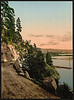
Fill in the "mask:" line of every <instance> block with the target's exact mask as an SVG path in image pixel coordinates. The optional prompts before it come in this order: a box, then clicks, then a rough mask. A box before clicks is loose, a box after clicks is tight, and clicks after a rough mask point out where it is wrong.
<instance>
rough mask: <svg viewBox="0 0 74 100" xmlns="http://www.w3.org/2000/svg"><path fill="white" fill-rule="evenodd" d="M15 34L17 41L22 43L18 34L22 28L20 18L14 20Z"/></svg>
mask: <svg viewBox="0 0 74 100" xmlns="http://www.w3.org/2000/svg"><path fill="white" fill-rule="evenodd" d="M16 30H17V31H16V34H17V40H18V41H22V36H21V34H20V32H21V31H22V27H21V21H20V18H19V17H18V18H17V20H16Z"/></svg>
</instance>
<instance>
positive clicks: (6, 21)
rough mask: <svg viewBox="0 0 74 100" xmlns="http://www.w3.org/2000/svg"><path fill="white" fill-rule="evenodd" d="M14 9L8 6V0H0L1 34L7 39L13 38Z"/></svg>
mask: <svg viewBox="0 0 74 100" xmlns="http://www.w3.org/2000/svg"><path fill="white" fill-rule="evenodd" d="M14 16H15V14H14V9H13V8H11V7H9V5H8V1H1V29H2V34H3V36H4V38H5V37H8V38H9V40H13V39H14V33H15V18H14Z"/></svg>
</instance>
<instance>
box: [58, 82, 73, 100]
mask: <svg viewBox="0 0 74 100" xmlns="http://www.w3.org/2000/svg"><path fill="white" fill-rule="evenodd" d="M57 93H58V96H60V97H61V98H72V95H73V93H72V91H71V89H70V88H69V86H68V84H66V83H63V85H59V87H58V89H57Z"/></svg>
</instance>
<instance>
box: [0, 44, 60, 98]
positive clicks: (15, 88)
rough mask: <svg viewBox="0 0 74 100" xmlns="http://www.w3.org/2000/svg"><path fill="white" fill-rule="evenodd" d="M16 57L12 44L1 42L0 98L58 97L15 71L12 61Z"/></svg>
mask: <svg viewBox="0 0 74 100" xmlns="http://www.w3.org/2000/svg"><path fill="white" fill-rule="evenodd" d="M18 57H20V56H19V52H17V51H16V50H15V48H14V46H12V45H7V44H5V43H2V44H1V99H59V97H56V96H55V95H52V94H51V93H49V92H47V91H46V90H44V89H42V88H41V87H39V86H38V85H37V84H35V83H33V82H32V81H30V80H28V79H26V78H25V77H23V76H20V75H19V74H18V73H17V71H16V70H15V69H14V67H13V62H14V61H16V59H17V58H18ZM12 61H13V62H12ZM17 69H18V68H17Z"/></svg>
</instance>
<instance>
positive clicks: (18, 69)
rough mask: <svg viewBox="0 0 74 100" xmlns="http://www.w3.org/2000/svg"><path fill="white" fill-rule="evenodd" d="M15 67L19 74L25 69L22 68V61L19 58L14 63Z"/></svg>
mask: <svg viewBox="0 0 74 100" xmlns="http://www.w3.org/2000/svg"><path fill="white" fill-rule="evenodd" d="M13 67H14V68H15V70H16V71H17V73H18V74H19V73H23V70H22V69H21V68H20V63H19V60H18V59H17V60H16V61H15V63H14V64H13Z"/></svg>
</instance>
